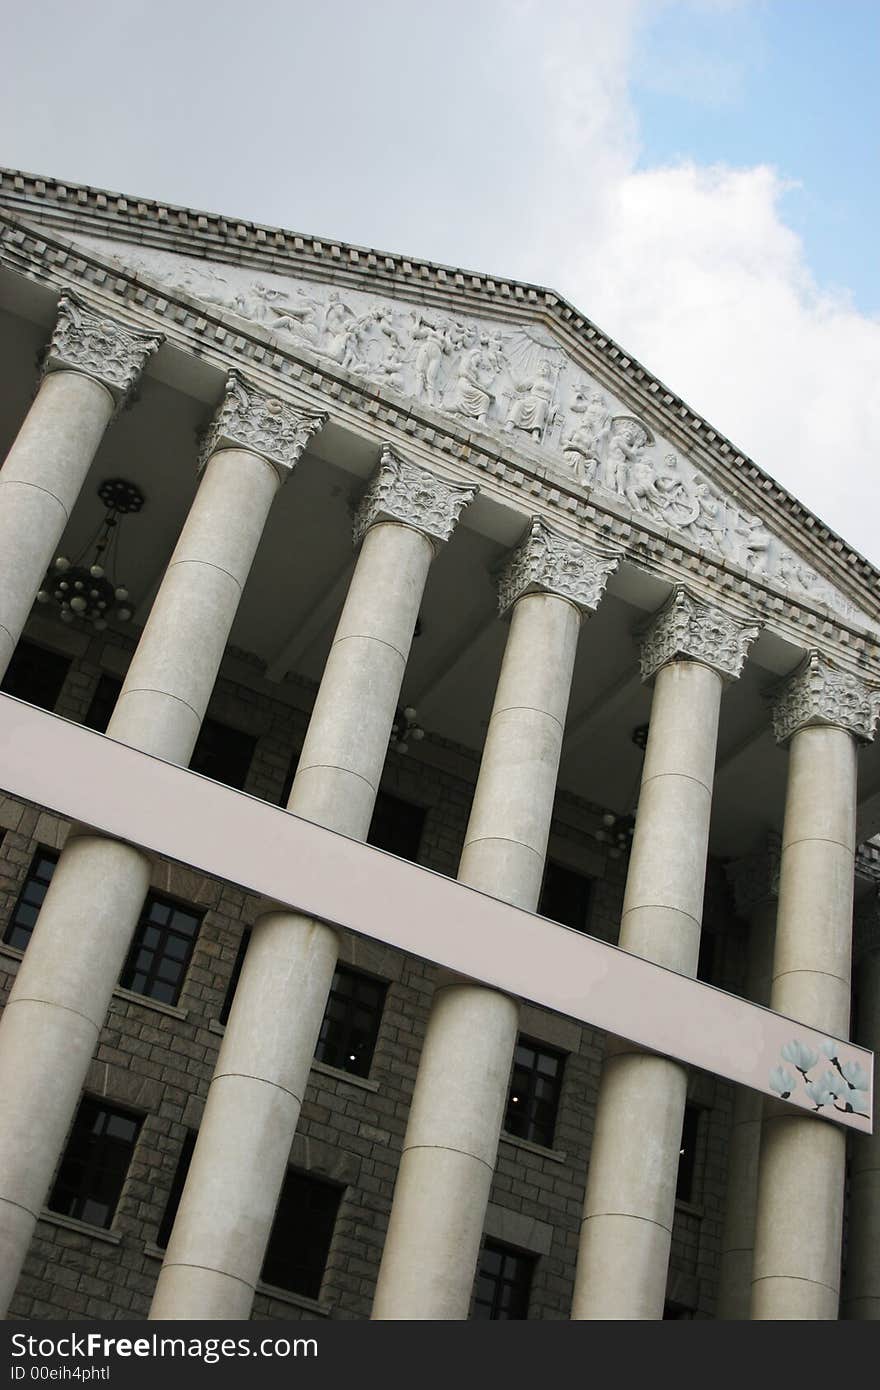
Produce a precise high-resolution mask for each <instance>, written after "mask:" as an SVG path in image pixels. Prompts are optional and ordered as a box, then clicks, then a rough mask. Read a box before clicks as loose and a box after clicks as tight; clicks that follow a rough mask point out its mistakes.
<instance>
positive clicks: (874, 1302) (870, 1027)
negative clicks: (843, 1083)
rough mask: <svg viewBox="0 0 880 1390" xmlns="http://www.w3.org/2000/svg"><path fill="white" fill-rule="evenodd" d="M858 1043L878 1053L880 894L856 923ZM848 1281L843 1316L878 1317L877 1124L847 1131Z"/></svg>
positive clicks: (879, 1198) (879, 1187) (879, 1138)
mask: <svg viewBox="0 0 880 1390" xmlns="http://www.w3.org/2000/svg"><path fill="white" fill-rule="evenodd" d="M853 947H854V957H855V984H856V989H855V996H856V1020H855V1021H856V1041H857V1042H859V1043H861V1044H862V1046H863V1047H869V1048H871V1050H872V1052H874V1053H875V1054H880V895H878V893H877V892H874V893H873V894H872V895H871V898H870V900H869V902H868V903H866V904H865V906H864V908H863V909H862V911H861V912H860V913H859V915H858V917H857V918H856V922H855V932H854V940H853ZM850 1144H851V1145H852V1148H851V1151H850V1173H849V1211H848V1219H847V1227H846V1231H847V1240H846V1244H847V1254H846V1280H845V1283H844V1296H843V1303H842V1306H841V1316H842V1317H844V1318H847V1319H850V1320H853V1321H859V1322H878V1321H880V1128H878V1126H877V1123H876V1121H875V1124H874V1133H873V1134H851V1135H850Z"/></svg>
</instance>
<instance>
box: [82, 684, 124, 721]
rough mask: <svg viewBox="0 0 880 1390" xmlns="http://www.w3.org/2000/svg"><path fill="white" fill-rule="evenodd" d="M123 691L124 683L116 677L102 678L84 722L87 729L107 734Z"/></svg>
mask: <svg viewBox="0 0 880 1390" xmlns="http://www.w3.org/2000/svg"><path fill="white" fill-rule="evenodd" d="M121 689H122V681H121V680H119V679H118V678H117V677H116V676H106V675H105V676H102V677H101V679H100V680H99V681H98V684H97V686H96V687H95V693H94V695H93V696H92V703H91V704H90V705H89V708H88V711H87V713H86V717H85V719H84V720H83V723H84V724H85V726H86V728H87V729H94V730H95V731H96V732H97V733H99V734H103V733H104V732H105V730H106V728H107V725H108V724H109V723H110V716H111V714H112V713H113V710H114V709H115V707H116V701H117V700H118V699H119V692H120V690H121Z"/></svg>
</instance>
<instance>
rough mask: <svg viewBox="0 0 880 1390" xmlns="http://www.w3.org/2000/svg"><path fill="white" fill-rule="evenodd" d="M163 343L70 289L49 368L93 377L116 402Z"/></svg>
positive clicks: (60, 312) (48, 356) (62, 302)
mask: <svg viewBox="0 0 880 1390" xmlns="http://www.w3.org/2000/svg"><path fill="white" fill-rule="evenodd" d="M161 342H162V339H161V337H160V336H159V335H158V334H149V333H137V332H135V330H134V329H133V328H129V326H128V325H127V324H123V323H120V322H119V321H118V320H117V319H114V318H110V317H109V315H107V314H104V313H97V312H96V311H95V310H94V309H93V308H92V307H91V306H90V305H88V304H87V303H86V302H85V300H83V299H80V297H79V295H77V294H74V293H73V292H72V291H71V290H67V291H65V293H63V294H62V295H61V296H60V298H59V300H58V319H57V321H56V324H55V331H54V332H53V334H52V339H51V342H50V343H49V348H48V351H47V353H46V359H45V368H46V370H47V371H63V370H67V371H76V372H83V373H84V374H85V375H86V376H91V377H94V378H95V380H96V381H100V382H101V383H102V385H104V386H106V387H107V389H108V390H109V391H110V392H111V393H112V395H113V396H114V398H115V399H116V401H117V403H122V402H124V401H125V400H126V399H128V397H129V396H130V395H131V393H132V391H133V390H134V388H135V385H136V384H137V380H138V378H139V376H140V374H141V372H142V371H143V369H144V366H145V364H146V362H147V360H148V358H150V357H152V355H153V353H154V352H156V351H157V350H158V348H159V346H160V344H161Z"/></svg>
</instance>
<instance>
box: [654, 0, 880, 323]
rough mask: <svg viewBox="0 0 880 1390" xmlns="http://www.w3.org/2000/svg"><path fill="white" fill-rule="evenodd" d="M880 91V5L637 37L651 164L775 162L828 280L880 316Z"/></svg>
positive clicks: (803, 6)
mask: <svg viewBox="0 0 880 1390" xmlns="http://www.w3.org/2000/svg"><path fill="white" fill-rule="evenodd" d="M878 89H880V3H878V0H754V3H749V4H745V5H736V6H724V5H715V6H711V7H706V6H701V5H690V4H682V5H664V6H663V7H662V8H660V9H658V10H657V11H656V13H655V14H654V15H653V16H651V17H650V18H647V19H646V21H645V23H644V25H643V26H642V28H641V29H640V31H639V33H638V36H637V39H636V62H635V65H634V75H633V96H634V102H635V106H636V110H637V112H638V118H639V125H640V132H639V133H640V144H641V149H640V154H639V165H640V167H650V166H652V165H656V164H662V163H666V162H670V161H677V160H678V159H680V158H691V159H694V160H696V161H697V162H699V163H701V164H712V163H714V162H716V161H717V160H723V161H724V162H725V163H729V164H737V165H751V164H762V163H771V164H773V165H775V166H776V168H777V169H778V171H779V172H780V174H782V176H783V177H784V178H786V179H788V180H791V184H792V187H791V188H790V189H789V191H788V192H787V193H786V194H785V200H784V214H785V218H786V221H787V222H788V224H789V225H790V226H791V227H792V228H793V229H794V230H795V231H796V232H798V233H799V235H800V236H801V237H802V238H803V241H804V245H805V248H806V252H807V258H808V260H809V263H810V265H811V267H812V270H813V273H814V275H815V276H816V278H817V280H819V282H820V283H823V284H828V285H834V286H836V287H839V288H841V289H848V290H849V291H850V292H851V294H852V297H853V301H854V303H855V304H856V305H858V307H859V308H861V309H862V310H864V311H865V312H867V313H877V312H880V254H878V240H880V237H878V226H880V99H878Z"/></svg>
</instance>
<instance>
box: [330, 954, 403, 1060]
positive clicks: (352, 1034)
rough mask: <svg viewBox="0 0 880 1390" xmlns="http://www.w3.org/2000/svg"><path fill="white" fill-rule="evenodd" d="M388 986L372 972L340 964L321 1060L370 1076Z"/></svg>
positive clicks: (333, 988)
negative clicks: (360, 972) (374, 977)
mask: <svg viewBox="0 0 880 1390" xmlns="http://www.w3.org/2000/svg"><path fill="white" fill-rule="evenodd" d="M386 988H387V986H386V985H384V984H382V983H381V981H379V980H374V979H373V978H372V976H370V975H361V974H359V972H358V971H356V970H349V968H348V967H347V966H345V965H339V966H337V968H336V973H335V975H334V976H333V984H332V985H331V987H330V997H329V998H328V1000H327V1008H326V1011H325V1013H324V1019H323V1022H322V1024H321V1032H320V1034H319V1035H318V1046H317V1047H316V1049H315V1057H316V1058H317V1060H318V1061H319V1062H326V1064H327V1066H328V1067H339V1069H340V1070H341V1071H350V1072H353V1073H354V1075H355V1076H369V1074H370V1064H371V1062H372V1060H373V1051H374V1049H375V1046H376V1038H377V1037H378V1034H379V1024H380V1022H381V1019H382V1009H383V1006H384V1004H385V991H386Z"/></svg>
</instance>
